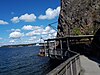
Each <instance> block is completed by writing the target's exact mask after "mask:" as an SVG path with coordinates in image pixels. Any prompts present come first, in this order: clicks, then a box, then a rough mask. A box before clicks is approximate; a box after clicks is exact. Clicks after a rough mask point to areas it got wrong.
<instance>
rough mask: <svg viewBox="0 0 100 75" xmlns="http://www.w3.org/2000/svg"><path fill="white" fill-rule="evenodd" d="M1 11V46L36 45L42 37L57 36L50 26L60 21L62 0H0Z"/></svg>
mask: <svg viewBox="0 0 100 75" xmlns="http://www.w3.org/2000/svg"><path fill="white" fill-rule="evenodd" d="M0 10H1V11H0V45H7V44H22V43H34V42H39V41H40V37H41V36H42V37H43V39H48V38H53V36H55V35H56V31H55V30H53V29H52V28H50V27H48V24H49V23H52V22H55V21H57V20H58V16H59V12H60V0H0ZM53 26H54V27H56V26H57V24H54V25H53Z"/></svg>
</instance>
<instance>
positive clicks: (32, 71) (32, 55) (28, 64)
mask: <svg viewBox="0 0 100 75" xmlns="http://www.w3.org/2000/svg"><path fill="white" fill-rule="evenodd" d="M39 48H40V47H37V46H34V47H20V48H0V75H45V74H46V73H48V72H49V71H50V70H52V68H53V67H52V66H53V64H51V62H50V59H49V58H48V57H40V56H37V54H38V53H39Z"/></svg>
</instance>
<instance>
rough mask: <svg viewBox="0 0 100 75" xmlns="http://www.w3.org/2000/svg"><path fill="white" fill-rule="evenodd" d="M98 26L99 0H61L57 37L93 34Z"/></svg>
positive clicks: (99, 23)
mask: <svg viewBox="0 0 100 75" xmlns="http://www.w3.org/2000/svg"><path fill="white" fill-rule="evenodd" d="M99 28H100V0H61V11H60V16H59V19H58V34H57V36H58V37H63V36H67V35H68V34H71V35H81V34H94V33H95V32H96V31H97V30H98V29H99Z"/></svg>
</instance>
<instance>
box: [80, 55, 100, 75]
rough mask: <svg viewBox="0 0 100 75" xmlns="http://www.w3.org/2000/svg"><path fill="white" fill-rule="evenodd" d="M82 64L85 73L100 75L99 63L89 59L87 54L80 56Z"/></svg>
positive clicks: (86, 74)
mask: <svg viewBox="0 0 100 75" xmlns="http://www.w3.org/2000/svg"><path fill="white" fill-rule="evenodd" d="M80 60H81V66H82V68H83V70H84V74H83V75H100V67H99V65H98V63H96V62H94V61H92V60H90V59H88V58H87V57H85V56H83V55H82V56H80Z"/></svg>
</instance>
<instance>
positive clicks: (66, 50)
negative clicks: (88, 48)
mask: <svg viewBox="0 0 100 75" xmlns="http://www.w3.org/2000/svg"><path fill="white" fill-rule="evenodd" d="M93 38H94V36H93V35H75V36H72V35H70V36H66V37H59V38H54V39H48V40H45V41H46V42H47V43H46V46H45V47H44V48H45V56H48V57H50V58H51V59H58V60H65V61H64V62H63V63H61V64H60V65H59V66H57V67H56V68H55V69H53V70H52V71H50V72H49V73H48V74H47V75H99V74H100V68H99V67H98V65H97V63H96V62H94V61H92V60H90V59H88V58H87V57H85V56H83V55H80V54H79V53H77V52H74V51H72V50H71V49H70V45H73V44H81V43H84V44H89V43H91V42H92V41H93ZM92 68H93V70H94V71H93V70H92ZM92 71H93V72H94V73H93V72H92Z"/></svg>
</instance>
